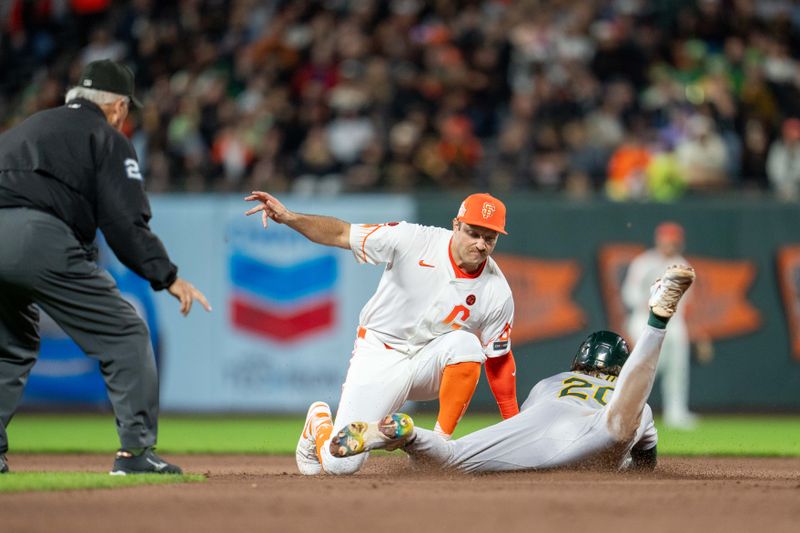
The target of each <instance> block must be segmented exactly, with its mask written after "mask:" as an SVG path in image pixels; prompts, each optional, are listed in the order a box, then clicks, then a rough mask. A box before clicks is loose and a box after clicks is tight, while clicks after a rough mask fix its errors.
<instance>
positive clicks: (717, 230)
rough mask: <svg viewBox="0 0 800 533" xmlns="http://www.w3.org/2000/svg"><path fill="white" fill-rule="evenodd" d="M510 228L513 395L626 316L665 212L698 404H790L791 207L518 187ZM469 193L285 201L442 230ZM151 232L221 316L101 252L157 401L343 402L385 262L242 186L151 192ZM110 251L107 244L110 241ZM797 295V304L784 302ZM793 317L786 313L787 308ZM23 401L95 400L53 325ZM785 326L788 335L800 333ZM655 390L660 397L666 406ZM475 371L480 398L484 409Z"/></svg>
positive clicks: (795, 386) (793, 403) (98, 392)
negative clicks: (151, 370) (202, 192)
mask: <svg viewBox="0 0 800 533" xmlns="http://www.w3.org/2000/svg"><path fill="white" fill-rule="evenodd" d="M504 199H505V200H506V202H507V205H508V212H509V215H508V230H509V233H510V234H509V235H508V236H507V237H503V238H501V240H500V243H499V245H498V248H497V251H496V258H497V260H498V262H499V263H500V265H501V267H502V268H503V270H504V272H505V274H506V277H507V278H508V279H509V282H510V284H511V285H512V289H513V290H514V296H515V302H516V308H517V313H516V317H515V327H514V333H513V343H514V353H515V356H516V358H517V367H518V374H517V375H518V383H519V393H520V401H522V400H523V399H524V396H525V395H526V394H527V390H528V388H529V387H530V386H531V385H533V383H535V382H536V381H537V380H538V379H541V378H542V377H544V376H547V375H550V374H552V373H554V372H558V371H562V370H563V369H565V368H566V367H567V366H568V364H569V361H570V359H571V356H572V354H573V353H574V350H575V348H576V347H577V345H578V344H579V343H580V341H581V339H582V338H583V337H584V336H585V335H586V334H587V333H589V332H590V331H592V330H594V329H601V328H610V329H615V330H622V328H623V326H624V315H625V311H624V308H623V306H622V304H621V302H620V301H619V298H618V291H617V287H618V284H619V282H620V280H621V279H622V276H623V275H624V273H625V269H626V267H627V264H628V262H629V261H630V259H631V258H632V257H633V256H634V255H635V254H636V253H638V252H639V251H640V250H642V249H644V247H645V246H647V245H649V243H650V239H651V236H652V232H653V228H654V227H655V225H656V224H658V223H659V222H661V221H662V220H666V219H670V220H675V221H678V222H680V223H681V224H683V225H684V226H685V228H686V237H687V250H686V253H687V255H688V256H689V258H690V260H691V262H692V263H693V264H694V266H695V267H696V268H697V270H698V276H699V277H698V282H697V284H696V286H695V287H694V288H693V289H692V291H693V292H694V293H695V294H694V297H693V300H692V305H691V306H690V308H689V310H688V311H689V320H690V325H691V328H692V335H693V336H694V337H695V338H708V339H711V341H712V345H713V347H714V351H715V357H714V359H713V361H712V362H711V363H709V364H707V365H699V364H697V363H693V365H692V377H691V393H692V400H691V403H692V407H693V408H695V409H698V410H740V409H749V410H772V409H776V410H800V318H798V308H800V305H798V296H797V295H798V287H800V208H798V206H797V205H788V204H779V203H773V202H768V201H763V200H759V201H758V202H754V201H744V200H742V201H738V200H708V201H700V200H697V201H691V202H684V203H681V204H680V205H659V204H614V203H608V202H604V201H586V202H575V201H567V200H564V199H560V198H541V197H539V198H537V197H534V196H530V195H518V194H517V195H514V196H513V197H508V198H504ZM460 200H461V196H460V195H459V196H452V195H451V196H448V195H440V194H439V195H430V196H419V197H416V198H409V197H402V196H399V197H398V196H357V197H339V198H332V199H326V200H320V199H313V200H308V199H300V198H288V199H286V202H287V205H288V206H289V207H290V208H292V209H296V210H299V211H304V212H316V213H324V214H330V215H333V216H337V217H340V218H343V219H346V220H351V221H357V222H381V221H388V220H402V219H406V220H416V221H419V222H421V223H425V224H432V225H441V226H447V225H449V224H450V221H451V219H452V216H453V214H454V213H455V211H456V210H457V207H458V204H459V202H460ZM152 204H153V212H154V218H153V228H154V230H155V231H156V232H157V233H158V234H159V235H160V236H161V237H162V239H163V240H164V242H165V244H166V245H167V248H168V250H170V253H171V255H172V257H173V260H174V261H175V262H176V263H177V264H178V265H179V267H180V274H181V275H182V276H184V277H186V278H187V279H189V280H190V281H192V282H193V283H195V284H196V285H197V286H198V287H199V288H200V289H201V290H203V291H204V292H205V293H206V295H207V296H208V297H209V300H210V301H211V303H212V305H213V306H214V312H213V313H211V314H206V313H205V312H204V311H202V310H201V309H200V308H196V309H194V310H193V312H192V314H191V315H190V316H189V317H188V318H184V317H182V316H180V314H179V313H178V309H177V303H176V302H175V301H174V300H173V299H172V298H171V297H169V295H167V294H165V293H157V294H153V293H152V292H151V291H149V288H148V286H147V284H146V283H145V282H144V281H143V280H141V279H139V278H138V277H136V276H135V275H133V274H131V273H130V272H129V271H127V269H125V268H124V267H122V265H120V264H119V263H118V262H116V261H115V260H114V258H113V255H112V254H109V253H105V254H104V255H105V258H104V264H105V265H106V266H107V267H108V268H109V269H110V270H111V272H112V274H113V275H114V276H115V278H116V279H117V280H118V282H119V285H120V288H121V290H122V291H123V293H124V294H125V296H126V297H127V298H129V299H130V300H131V301H133V302H134V304H135V305H136V307H137V309H138V310H139V311H140V313H141V314H142V315H143V316H145V317H146V319H147V321H148V324H149V325H150V327H151V331H152V333H153V338H154V344H155V347H156V352H157V354H158V357H159V364H160V367H161V373H162V374H161V375H162V407H163V408H164V409H165V410H180V411H192V410H197V411H273V412H281V411H288V412H295V411H296V412H302V411H304V410H305V407H306V406H307V404H308V403H309V402H310V401H312V400H314V399H323V400H328V401H331V402H334V403H335V401H336V399H337V398H338V394H339V390H340V384H341V382H342V379H343V378H344V375H345V373H346V370H347V361H348V358H349V354H350V350H351V348H352V342H353V338H354V331H355V327H356V325H357V317H358V311H359V309H360V307H361V306H362V305H363V304H364V303H365V302H366V300H367V299H368V298H369V297H370V295H371V294H372V292H373V290H374V288H375V287H376V285H377V282H378V279H379V278H380V274H381V269H380V268H379V267H374V266H369V265H358V264H356V262H355V261H354V260H353V258H352V255H351V254H349V253H348V252H347V251H345V250H338V249H330V248H325V247H321V246H317V245H314V244H312V243H309V242H308V241H305V240H304V239H302V238H298V237H297V235H295V234H294V233H293V232H291V231H289V230H287V229H286V228H285V227H283V226H279V225H276V224H272V225H271V227H270V229H269V230H268V231H263V230H262V229H261V226H260V223H259V221H258V220H256V219H252V218H250V219H248V218H245V217H244V216H243V215H242V213H243V211H244V210H245V208H246V206H245V204H244V202H242V201H241V198H240V197H239V196H236V197H220V196H192V195H181V196H160V197H155V198H153V199H152ZM106 252H107V250H106ZM787 304H790V305H787ZM787 317H793V318H787ZM44 333H45V340H44V343H43V355H42V358H41V360H40V362H39V363H38V364H37V365H36V367H35V368H34V372H33V374H32V376H31V381H30V385H29V387H28V391H27V394H26V402H27V403H29V404H31V403H38V404H48V405H57V406H63V405H69V404H87V403H96V404H100V405H102V404H104V403H105V395H104V391H103V385H102V381H101V380H100V378H99V373H98V372H97V369H96V364H94V363H93V362H92V361H89V360H88V359H86V358H85V357H83V356H82V355H81V354H80V352H79V350H78V349H77V347H75V346H74V345H72V344H71V341H69V340H68V339H64V338H63V337H62V336H60V335H59V334H58V332H57V328H54V327H53V326H52V324H47V325H46V327H45V328H44ZM793 335H794V336H793ZM659 397H660V395H659V391H658V387H657V388H656V390H655V391H654V397H653V402H652V403H653V404H654V405H656V406H657V405H658V404H659ZM493 405H494V403H493V401H492V398H491V395H490V394H489V392H488V387H487V386H486V384H485V381H483V380H482V382H481V385H480V389H479V391H478V394H477V396H476V398H475V399H474V401H473V408H481V409H493V408H494V407H493Z"/></svg>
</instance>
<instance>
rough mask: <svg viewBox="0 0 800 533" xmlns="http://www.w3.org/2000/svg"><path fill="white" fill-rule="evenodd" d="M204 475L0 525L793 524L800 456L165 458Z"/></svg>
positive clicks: (581, 527)
mask: <svg viewBox="0 0 800 533" xmlns="http://www.w3.org/2000/svg"><path fill="white" fill-rule="evenodd" d="M169 458H170V459H172V460H174V461H175V462H177V463H178V464H181V465H182V466H183V467H184V468H185V469H186V470H187V471H189V472H193V473H205V474H206V475H207V476H208V480H207V481H206V482H205V483H195V484H183V485H168V486H148V487H133V488H124V489H116V490H79V491H69V492H57V493H22V494H8V495H0V530H1V531H3V532H4V533H5V532H27V531H37V532H38V531H42V532H44V531H48V532H50V531H59V532H68V531H81V532H85V533H93V532H101V531H102V532H106V531H111V532H113V533H127V532H134V531H135V532H148V533H153V532H161V531H164V532H166V531H169V532H183V531H187V532H224V533H233V532H238V531H248V532H249V531H253V532H262V531H264V532H294V531H304V532H309V531H310V532H318V533H319V532H322V531H333V532H338V531H347V532H361V531H364V532H371V531H390V532H391V531H397V532H398V533H399V532H406V531H408V532H414V533H417V532H446V531H452V532H459V533H462V532H473V531H475V532H477V531H481V532H490V533H509V532H517V531H520V532H522V531H525V532H534V531H543V532H548V531H569V532H582V531H585V532H587V533H597V532H603V531H609V532H614V533H619V532H621V531H648V533H654V532H661V531H663V532H675V531H686V532H694V531H703V532H717V531H718V532H725V533H730V532H734V531H758V532H764V533H766V532H769V533H776V532H783V531H786V532H789V531H791V532H795V531H798V524H800V459H713V458H691V459H690V458H665V459H663V460H661V462H660V464H659V467H658V469H657V470H656V472H654V473H652V474H648V475H639V474H636V475H630V474H607V473H598V472H578V471H566V472H565V471H561V472H528V473H514V474H502V475H499V474H498V475H484V476H468V475H459V474H447V475H445V474H440V473H437V474H433V473H425V474H421V473H415V472H410V471H408V470H407V469H406V465H405V460H404V458H403V456H402V455H401V454H399V453H395V454H394V455H391V456H382V457H373V458H371V459H370V461H369V462H368V463H367V467H366V468H365V470H364V471H363V472H361V473H359V474H358V475H356V476H352V477H347V478H334V477H328V476H321V477H315V478H305V477H303V476H300V475H299V474H296V473H295V466H294V458H291V457H265V456H182V457H181V456H170V457H169ZM9 459H11V460H12V463H11V465H12V467H13V468H14V470H15V471H26V470H69V471H103V470H106V469H108V468H109V466H110V462H111V459H110V457H109V456H96V455H68V456H54V455H14V456H12V457H9Z"/></svg>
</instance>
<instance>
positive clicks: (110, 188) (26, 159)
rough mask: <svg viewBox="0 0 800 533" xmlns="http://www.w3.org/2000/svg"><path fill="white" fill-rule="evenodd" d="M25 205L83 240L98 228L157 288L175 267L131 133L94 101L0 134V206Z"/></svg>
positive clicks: (167, 282)
mask: <svg viewBox="0 0 800 533" xmlns="http://www.w3.org/2000/svg"><path fill="white" fill-rule="evenodd" d="M3 207H28V208H31V209H38V210H41V211H45V212H47V213H50V214H52V215H54V216H56V217H58V218H60V219H61V220H63V221H64V222H65V223H67V225H69V227H71V228H72V230H73V231H74V233H75V236H76V237H77V238H78V240H79V241H81V243H82V244H83V245H84V246H89V245H91V243H92V242H93V241H94V238H95V233H96V232H97V228H98V227H99V228H100V229H101V230H102V231H103V235H105V237H106V241H107V242H108V245H109V246H110V247H111V249H112V250H113V251H114V253H115V254H116V256H117V257H118V258H119V260H120V261H121V262H122V263H123V264H124V265H125V266H127V267H128V268H130V269H131V270H133V271H134V272H136V273H137V274H139V275H140V276H142V277H143V278H145V279H146V280H148V281H149V282H150V285H152V287H153V288H154V289H155V290H160V289H164V288H167V287H169V286H170V285H172V282H174V281H175V278H176V277H177V273H178V268H177V267H176V266H175V265H174V264H172V262H170V260H169V256H168V255H167V251H166V249H165V248H164V245H163V244H162V243H161V241H160V240H159V238H158V237H156V236H155V235H154V234H153V233H152V232H151V231H150V227H149V226H148V222H149V221H150V217H151V216H152V215H151V212H150V202H149V201H148V200H147V195H146V194H145V191H144V182H143V181H142V175H141V172H140V170H139V162H138V160H137V158H136V153H135V152H134V150H133V146H131V144H130V142H129V141H128V139H126V138H125V136H124V135H122V134H121V133H120V132H119V131H117V130H116V129H114V127H113V126H111V125H110V124H109V123H108V121H107V120H106V117H105V115H104V114H103V111H102V110H101V109H100V108H99V107H98V106H97V105H95V104H94V103H93V102H90V101H88V100H84V99H82V98H78V99H75V100H72V101H70V102H69V103H68V104H67V105H64V106H62V107H57V108H54V109H48V110H45V111H40V112H39V113H36V114H34V115H32V116H31V117H29V118H28V119H27V120H25V121H24V122H22V123H21V124H19V125H18V126H16V127H14V128H12V129H10V130H8V131H6V132H5V133H3V134H1V135H0V208H3Z"/></svg>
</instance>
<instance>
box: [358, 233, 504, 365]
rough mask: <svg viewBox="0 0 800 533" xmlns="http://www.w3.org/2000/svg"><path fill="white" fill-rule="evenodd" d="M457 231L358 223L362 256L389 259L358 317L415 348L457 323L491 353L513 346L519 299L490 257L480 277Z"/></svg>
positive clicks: (382, 335) (399, 344) (384, 338)
mask: <svg viewBox="0 0 800 533" xmlns="http://www.w3.org/2000/svg"><path fill="white" fill-rule="evenodd" d="M452 236H453V232H452V231H451V230H446V229H443V228H436V227H430V226H421V225H418V224H409V223H407V222H391V223H387V224H352V225H351V229H350V247H351V248H352V250H353V253H354V254H355V257H356V259H357V260H358V261H359V262H361V263H370V264H378V263H386V270H385V271H384V274H383V277H382V278H381V281H380V283H379V285H378V289H377V291H376V292H375V294H374V295H373V296H372V298H371V299H370V300H369V302H367V304H366V305H365V306H364V308H363V309H362V310H361V315H360V316H359V323H360V325H361V326H362V327H364V328H366V329H367V330H368V331H370V332H371V333H372V334H374V335H375V336H376V337H377V338H378V339H379V340H380V341H381V342H384V343H386V344H387V345H388V346H391V347H392V348H394V349H395V350H398V351H399V352H402V353H405V354H408V355H413V354H416V353H417V352H418V351H419V350H421V349H422V348H423V347H424V346H426V345H427V344H428V343H430V342H431V341H432V340H433V339H435V338H437V337H439V336H441V335H444V334H446V333H449V332H451V331H453V330H456V329H458V330H462V331H466V332H470V333H473V334H475V335H476V336H477V337H478V339H480V342H481V345H482V346H483V353H484V355H486V356H487V357H497V356H501V355H505V354H507V353H508V352H509V350H510V349H511V327H512V321H513V316H514V300H513V299H512V296H511V288H510V287H509V286H508V282H507V281H506V279H505V277H504V276H503V273H502V272H501V271H500V268H499V267H498V266H497V263H495V261H494V260H493V259H492V258H491V257H490V258H488V259H487V260H486V263H485V265H484V267H483V269H482V270H481V271H480V272H478V273H477V275H474V276H468V275H466V274H464V273H463V272H460V270H459V269H458V267H457V266H456V265H455V263H454V262H453V259H452V256H451V254H450V239H451V238H452Z"/></svg>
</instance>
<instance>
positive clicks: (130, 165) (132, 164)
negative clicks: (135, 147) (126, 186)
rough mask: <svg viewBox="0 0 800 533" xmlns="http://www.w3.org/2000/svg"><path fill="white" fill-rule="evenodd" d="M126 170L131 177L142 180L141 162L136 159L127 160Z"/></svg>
mask: <svg viewBox="0 0 800 533" xmlns="http://www.w3.org/2000/svg"><path fill="white" fill-rule="evenodd" d="M125 172H126V173H127V174H128V177H129V178H130V179H132V180H139V181H142V172H141V171H140V170H139V163H138V162H137V161H136V160H135V159H126V160H125Z"/></svg>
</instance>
